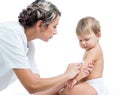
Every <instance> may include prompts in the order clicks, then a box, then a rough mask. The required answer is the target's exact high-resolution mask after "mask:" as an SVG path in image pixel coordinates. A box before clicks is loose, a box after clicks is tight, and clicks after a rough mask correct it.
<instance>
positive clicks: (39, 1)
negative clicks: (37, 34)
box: [18, 0, 61, 27]
mask: <svg viewBox="0 0 120 95" xmlns="http://www.w3.org/2000/svg"><path fill="white" fill-rule="evenodd" d="M58 15H59V16H61V13H60V11H59V10H58V9H57V7H56V6H55V5H54V4H52V3H51V2H49V1H45V0H36V1H34V2H33V3H32V4H30V5H29V6H27V8H26V9H23V11H22V12H21V13H20V15H19V16H18V19H19V22H20V24H21V25H22V26H23V27H31V26H33V25H34V24H35V23H36V22H37V21H38V20H42V21H43V24H44V25H48V24H50V23H51V22H52V21H53V20H54V19H55V18H56V17H57V16H58Z"/></svg>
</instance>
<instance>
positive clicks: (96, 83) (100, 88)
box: [86, 78, 107, 95]
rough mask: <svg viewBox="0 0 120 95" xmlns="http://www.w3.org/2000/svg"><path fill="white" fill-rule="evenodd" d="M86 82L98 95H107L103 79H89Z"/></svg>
mask: <svg viewBox="0 0 120 95" xmlns="http://www.w3.org/2000/svg"><path fill="white" fill-rule="evenodd" d="M86 82H87V83H89V84H90V85H91V86H93V87H94V88H95V90H96V91H97V93H98V95H107V92H106V87H105V85H104V83H103V78H97V79H91V80H88V81H86Z"/></svg>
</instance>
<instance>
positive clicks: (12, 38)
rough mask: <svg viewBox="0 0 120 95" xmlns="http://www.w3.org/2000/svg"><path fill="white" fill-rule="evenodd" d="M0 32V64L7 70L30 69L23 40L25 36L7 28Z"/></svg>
mask: <svg viewBox="0 0 120 95" xmlns="http://www.w3.org/2000/svg"><path fill="white" fill-rule="evenodd" d="M0 32H1V33H0V64H4V66H6V67H7V68H30V66H29V60H28V57H27V56H26V51H25V45H24V44H23V39H22V37H23V36H24V35H23V34H20V35H19V34H18V33H17V32H16V31H14V30H10V29H7V28H6V29H3V30H2V29H1V31H0ZM26 47H27V46H26Z"/></svg>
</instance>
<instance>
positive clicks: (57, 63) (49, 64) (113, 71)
mask: <svg viewBox="0 0 120 95" xmlns="http://www.w3.org/2000/svg"><path fill="white" fill-rule="evenodd" d="M49 1H51V2H53V3H54V4H55V5H57V6H58V8H59V9H60V10H61V12H62V16H61V18H60V22H59V25H58V34H57V35H56V36H54V37H53V38H52V39H51V40H50V41H49V42H47V43H46V42H43V41H40V40H35V45H36V54H35V59H36V62H37V65H38V68H39V71H40V75H41V77H52V76H56V75H58V74H62V73H64V71H65V69H66V67H67V65H68V63H71V62H80V61H81V59H82V54H83V50H82V49H80V47H79V44H78V40H77V38H76V35H75V28H76V24H77V22H78V20H79V19H81V18H82V17H85V16H93V17H95V18H96V19H98V20H99V21H100V25H101V32H102V37H101V39H100V43H101V45H102V48H103V52H104V59H105V68H104V81H105V84H106V86H107V88H108V89H109V90H110V92H109V93H111V94H109V95H119V94H118V93H119V91H118V90H119V89H120V86H119V84H120V82H119V80H120V77H119V76H120V74H119V72H120V67H119V66H120V65H119V64H120V60H119V59H120V56H119V53H120V45H119V44H120V42H119V41H120V37H119V34H120V24H119V23H120V13H119V12H120V5H119V0H49ZM31 2H33V0H7V1H6V0H1V1H0V22H3V21H9V20H17V17H18V15H19V13H20V12H21V10H22V9H23V8H25V7H26V6H27V5H28V4H30V3H31ZM0 95H27V92H26V90H25V89H24V88H23V87H22V85H21V84H20V83H19V81H16V82H15V83H13V84H12V85H11V86H10V87H8V88H7V89H6V90H4V91H2V92H0Z"/></svg>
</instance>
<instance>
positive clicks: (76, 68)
mask: <svg viewBox="0 0 120 95" xmlns="http://www.w3.org/2000/svg"><path fill="white" fill-rule="evenodd" d="M80 66H81V64H80V63H71V64H69V65H68V67H67V70H66V72H65V74H67V75H68V76H69V79H73V78H74V77H75V76H76V75H77V74H78V73H79V72H80Z"/></svg>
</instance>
